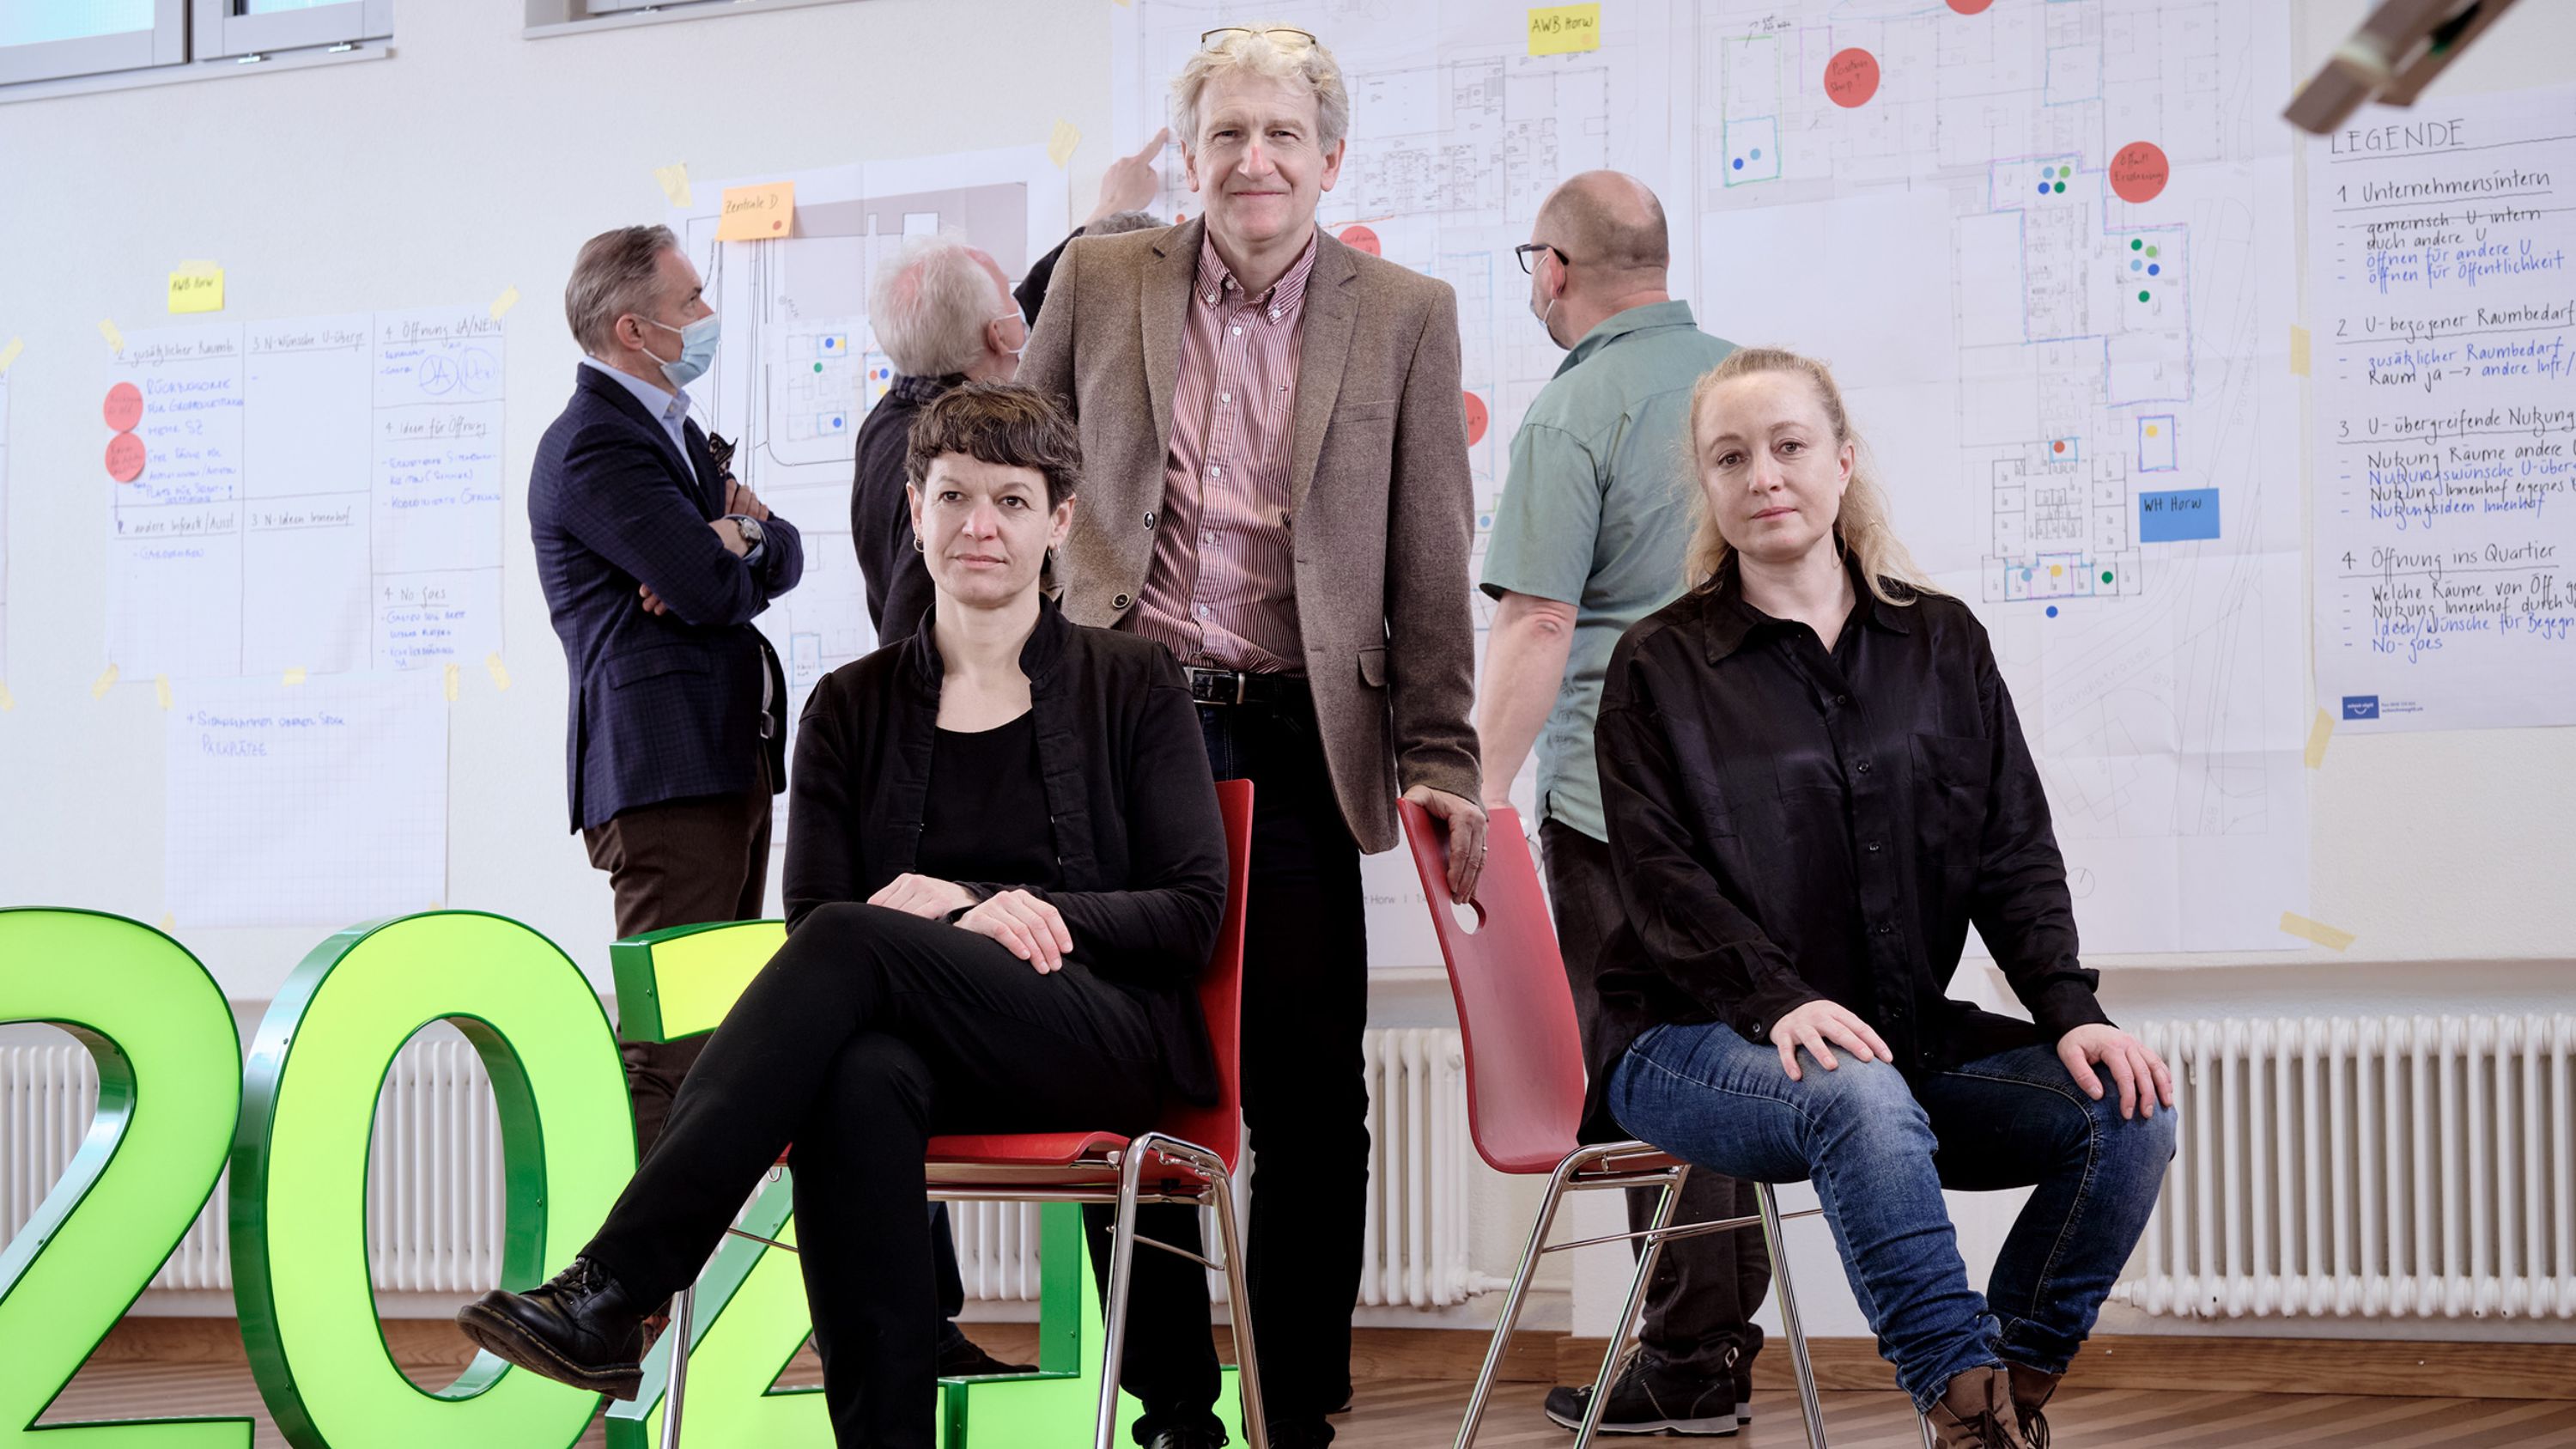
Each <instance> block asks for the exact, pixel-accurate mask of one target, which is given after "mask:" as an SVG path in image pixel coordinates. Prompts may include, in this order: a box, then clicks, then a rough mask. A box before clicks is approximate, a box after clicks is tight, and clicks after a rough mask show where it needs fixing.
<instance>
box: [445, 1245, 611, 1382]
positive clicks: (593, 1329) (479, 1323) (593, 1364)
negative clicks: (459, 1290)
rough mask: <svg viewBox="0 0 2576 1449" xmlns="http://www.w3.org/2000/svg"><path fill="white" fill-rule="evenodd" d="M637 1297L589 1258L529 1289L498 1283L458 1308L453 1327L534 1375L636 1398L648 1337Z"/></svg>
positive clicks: (576, 1259) (579, 1259)
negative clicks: (522, 1290) (508, 1287)
mask: <svg viewBox="0 0 2576 1449" xmlns="http://www.w3.org/2000/svg"><path fill="white" fill-rule="evenodd" d="M652 1306H653V1305H650V1304H643V1303H638V1302H636V1301H635V1299H634V1297H633V1296H632V1295H630V1294H629V1293H627V1291H626V1289H625V1288H624V1287H623V1286H621V1285H620V1284H619V1283H618V1281H617V1280H616V1279H614V1278H612V1277H610V1276H608V1271H607V1270H606V1269H604V1268H602V1267H600V1266H599V1265H598V1264H596V1263H594V1262H592V1261H590V1260H589V1259H588V1258H575V1259H573V1260H572V1266H571V1267H569V1268H566V1269H564V1270H563V1271H562V1272H560V1273H557V1274H556V1275H555V1276H554V1277H552V1278H550V1279H548V1280H546V1281H545V1282H544V1283H542V1284H539V1285H538V1286H536V1287H534V1288H531V1289H529V1290H528V1291H527V1292H525V1293H512V1292H509V1291H508V1290H506V1289H499V1288H496V1289H494V1290H492V1291H491V1292H489V1293H486V1294H484V1295H483V1296H482V1297H480V1298H477V1299H475V1300H474V1301H473V1302H471V1303H468V1304H466V1305H465V1306H464V1307H463V1308H461V1309H459V1310H457V1314H456V1326H457V1327H459V1328H462V1329H464V1330H465V1336H466V1337H467V1338H470V1339H472V1340H474V1341H475V1342H476V1343H477V1344H480V1345H481V1346H482V1347H484V1348H485V1349H488V1350H490V1351H491V1352H492V1353H493V1354H494V1355H496V1356H498V1357H500V1358H502V1359H504V1360H507V1361H508V1362H510V1363H514V1364H517V1365H518V1366H519V1367H521V1368H523V1369H526V1370H528V1371H529V1372H531V1373H534V1374H539V1375H542V1376H543V1377H546V1378H550V1379H553V1380H554V1381H555V1382H557V1383H563V1384H570V1385H572V1386H573V1387H574V1388H577V1389H589V1390H591V1391H592V1392H594V1393H602V1394H606V1395H608V1396H609V1397H610V1398H613V1399H632V1398H634V1397H635V1394H636V1390H637V1388H638V1386H639V1385H640V1384H641V1383H642V1381H643V1377H644V1369H643V1363H642V1360H643V1358H644V1349H645V1347H646V1344H647V1339H646V1338H645V1335H644V1315H645V1314H646V1313H647V1312H648V1311H649V1310H650V1309H651V1308H652Z"/></svg>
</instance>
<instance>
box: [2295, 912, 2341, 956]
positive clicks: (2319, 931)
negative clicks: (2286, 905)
mask: <svg viewBox="0 0 2576 1449" xmlns="http://www.w3.org/2000/svg"><path fill="white" fill-rule="evenodd" d="M2281 929H2282V930H2284V931H2287V932H2289V933H2290V934H2291V935H2293V936H2296V937H2298V938H2299V939H2300V940H2303V941H2314V942H2316V943H2317V944H2318V945H2320V946H2323V947H2325V948H2326V949H2327V950H2330V951H2340V950H2342V949H2343V948H2345V947H2346V946H2349V945H2351V944H2352V943H2353V941H2354V939H2355V938H2354V936H2353V934H2352V932H2350V931H2339V930H2337V929H2335V928H2334V927H2332V926H2329V925H2327V924H2326V923H2325V922H2323V921H2311V920H2309V919H2308V918H2307V917H2305V916H2299V915H2292V914H2291V913H2290V912H2288V911H2283V912H2282V913H2281Z"/></svg>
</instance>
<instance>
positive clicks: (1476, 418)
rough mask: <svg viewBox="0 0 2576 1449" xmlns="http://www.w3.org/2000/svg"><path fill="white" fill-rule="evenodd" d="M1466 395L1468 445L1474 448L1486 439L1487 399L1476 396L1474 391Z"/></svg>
mask: <svg viewBox="0 0 2576 1449" xmlns="http://www.w3.org/2000/svg"><path fill="white" fill-rule="evenodd" d="M1466 396H1467V446H1468V447H1470V448H1472V447H1474V446H1476V445H1477V444H1478V443H1481V442H1483V441H1485V423H1486V420H1487V417H1488V414H1487V413H1486V411H1485V400H1484V399H1483V398H1480V397H1478V396H1476V395H1475V394H1474V393H1472V392H1471V393H1468V394H1467V395H1466Z"/></svg>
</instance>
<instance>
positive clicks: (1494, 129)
mask: <svg viewBox="0 0 2576 1449" xmlns="http://www.w3.org/2000/svg"><path fill="white" fill-rule="evenodd" d="M1572 8H1573V9H1574V10H1577V11H1590V10H1591V9H1592V7H1589V6H1579V7H1572ZM1548 13H1549V11H1548V10H1547V9H1546V8H1544V7H1543V8H1542V9H1540V10H1535V11H1534V10H1532V9H1531V8H1530V7H1529V6H1526V5H1521V4H1497V3H1492V0H1439V3H1437V4H1425V5H1400V6H1399V5H1393V4H1367V3H1359V4H1351V3H1321V0H1304V3H1299V0H1284V3H1283V0H1267V3H1264V4H1261V5H1258V6H1254V5H1244V4H1235V3H1230V0H1229V3H1216V0H1137V3H1136V4H1135V5H1134V6H1133V7H1132V8H1125V7H1119V8H1113V9H1112V10H1111V11H1110V24H1111V27H1112V31H1111V33H1112V45H1113V49H1112V65H1113V71H1114V82H1115V83H1114V87H1113V95H1114V96H1115V97H1116V98H1117V99H1116V100H1115V102H1114V104H1115V105H1117V106H1119V107H1122V108H1123V109H1121V110H1120V111H1119V113H1118V116H1117V119H1118V135H1117V137H1116V138H1115V140H1116V143H1117V144H1120V145H1126V146H1134V145H1137V144H1140V143H1141V142H1142V141H1143V140H1144V138H1145V137H1147V136H1149V135H1151V134H1152V132H1153V129H1154V128H1155V127H1156V126H1159V125H1161V124H1163V122H1164V119H1165V115H1164V107H1165V101H1164V98H1165V95H1166V87H1167V86H1168V82H1169V78H1170V77H1171V76H1172V75H1173V74H1174V73H1175V72H1176V71H1177V70H1178V69H1179V67H1180V65H1181V63H1182V61H1183V60H1184V59H1186V57H1187V56H1188V54H1189V52H1190V51H1191V49H1192V48H1193V47H1195V46H1196V45H1198V44H1199V36H1200V33H1201V32H1202V31H1205V30H1207V29H1209V28H1211V27H1213V26H1217V25H1224V24H1233V23H1242V22H1246V21H1259V20H1264V19H1266V20H1269V21H1272V22H1275V23H1280V24H1287V25H1295V26H1301V27H1304V28H1306V29H1309V30H1312V31H1314V32H1315V33H1316V34H1317V35H1319V36H1321V37H1322V38H1323V40H1324V42H1325V43H1326V44H1327V45H1329V46H1330V47H1332V49H1333V50H1334V52H1335V53H1336V55H1337V56H1338V57H1339V58H1340V60H1341V63H1342V66H1343V69H1344V71H1345V73H1346V75H1347V76H1348V78H1349V84H1350V90H1351V97H1352V134H1351V150H1350V155H1349V158H1348V160H1347V161H1346V162H1345V163H1344V169H1343V172H1342V177H1341V181H1340V184H1339V185H1338V186H1337V187H1336V189H1335V190H1334V191H1333V192H1332V193H1331V194H1329V195H1327V196H1326V197H1325V199H1324V207H1323V212H1322V220H1323V222H1324V224H1325V226H1326V228H1327V229H1328V230H1329V231H1331V232H1332V233H1333V234H1334V235H1337V236H1339V237H1341V238H1343V239H1344V240H1346V241H1348V242H1350V243H1352V244H1353V245H1357V246H1363V247H1367V248H1370V249H1373V250H1376V251H1378V252H1379V253H1380V254H1382V255H1384V256H1386V257H1388V258H1390V259H1392V260H1395V261H1400V262H1402V263H1404V264H1405V265H1407V266H1411V267H1413V268H1415V269H1417V270H1419V271H1422V272H1425V273H1428V274H1431V275H1434V276H1437V277H1440V278H1442V279H1444V280H1446V281H1448V282H1450V283H1451V284H1452V285H1453V286H1455V287H1456V288H1457V289H1458V296H1459V312H1460V328H1461V331H1462V333H1463V338H1462V341H1463V344H1464V350H1463V355H1464V357H1465V359H1466V361H1465V370H1466V376H1465V378H1464V382H1465V385H1466V389H1467V392H1468V395H1469V402H1468V409H1467V411H1468V418H1469V433H1470V438H1471V440H1472V444H1473V456H1474V464H1475V476H1476V487H1477V489H1478V493H1479V496H1478V509H1477V522H1478V525H1479V535H1480V538H1481V534H1482V530H1483V527H1484V525H1485V524H1486V523H1487V521H1488V520H1489V518H1490V514H1491V504H1492V499H1493V496H1494V493H1495V491H1496V490H1498V489H1499V488H1500V486H1501V482H1502V470H1503V467H1504V460H1505V457H1506V452H1505V450H1506V448H1507V446H1508V443H1509V440H1510V437H1511V433H1512V430H1513V429H1514V428H1515V427H1516V426H1517V425H1518V423H1519V421H1520V416H1521V414H1522V412H1523V411H1524V410H1525V409H1526V407H1527V405H1528V402H1529V399H1530V397H1531V396H1532V395H1533V394H1534V393H1535V392H1536V391H1537V390H1538V388H1539V387H1540V386H1541V385H1542V384H1543V383H1545V382H1546V380H1547V378H1548V376H1549V375H1550V373H1552V372H1553V370H1554V369H1555V367H1556V364H1557V362H1558V360H1559V359H1560V357H1561V354H1559V353H1558V352H1557V351H1556V350H1555V349H1554V348H1553V347H1552V346H1550V345H1549V344H1548V342H1547V340H1546V338H1545V336H1544V334H1542V333H1541V331H1540V330H1539V327H1538V324H1537V323H1536V322H1535V321H1533V320H1532V319H1531V318H1530V317H1529V315H1528V312H1527V285H1528V284H1527V282H1526V280H1525V279H1524V278H1523V277H1522V276H1521V275H1520V272H1519V270H1518V268H1517V267H1516V266H1515V265H1514V264H1513V261H1512V256H1511V248H1512V247H1513V246H1514V245H1515V244H1517V243H1520V242H1524V241H1528V240H1530V239H1531V231H1530V227H1531V222H1532V220H1533V219H1534V217H1535V214H1536V211H1537V208H1538V205H1539V202H1540V201H1541V200H1542V199H1543V198H1544V197H1545V196H1546V194H1547V192H1548V190H1549V189H1550V188H1551V187H1552V186H1553V185H1554V184H1555V183H1556V182H1557V181H1558V180H1560V179H1562V178H1563V177H1565V176H1568V175H1571V174H1573V173H1575V172H1577V171H1581V170H1584V169H1586V168H1590V167H1596V166H1611V167H1616V168H1618V169H1621V170H1625V171H1629V172H1632V173H1634V174H1635V175H1637V176H1639V177H1641V178H1643V179H1644V180H1646V181H1647V182H1648V183H1649V184H1650V185H1652V186H1654V187H1655V189H1656V191H1657V192H1658V194H1659V195H1660V196H1661V197H1662V198H1663V200H1664V203H1665V207H1666V211H1667V215H1668V217H1669V220H1670V223H1671V227H1672V232H1673V249H1674V275H1673V289H1674V291H1675V292H1676V294H1678V295H1681V296H1683V297H1686V298H1687V299H1688V300H1689V301H1690V302H1691V303H1692V305H1693V307H1694V309H1695V310H1696V311H1697V313H1698V316H1699V319H1700V322H1701V325H1702V326H1704V327H1705V328H1707V329H1708V330H1709V331H1711V332H1714V333H1717V334H1718V335H1721V336H1724V337H1727V338H1729V339H1731V340H1734V341H1736V342H1739V343H1765V344H1777V345H1782V346H1787V347H1791V348H1794V349H1796V350H1799V351H1801V352H1806V353H1810V354H1814V355H1817V356H1821V357H1823V358H1825V359H1827V360H1829V361H1830V362H1832V363H1833V364H1834V366H1835V368H1836V371H1837V374H1838V376H1839V377H1840V378H1841V380H1842V382H1843V385H1844V387H1845V389H1846V390H1847V393H1848V395H1849V399H1850V402H1851V405H1852V409H1853V413H1854V421H1855V423H1856V424H1857V425H1858V426H1859V427H1860V428H1861V429H1862V431H1863V433H1864V435H1865V437H1866V438H1867V440H1868V441H1869V443H1870V445H1871V448H1872V453H1873V457H1874V462H1875V465H1876V467H1877V468H1878V470H1879V472H1880V475H1881V477H1882V478H1883V479H1884V481H1885V482H1886V485H1887V487H1888V489H1889V491H1890V493H1891V494H1892V495H1893V497H1894V499H1895V506H1896V521H1897V525H1898V527H1899V529H1900V530H1901V531H1902V533H1903V535H1904V536H1905V537H1906V539H1907V540H1908V541H1909V542H1910V544H1911V545H1912V547H1913V551H1914V553H1915V556H1916V558H1917V559H1918V560H1919V561H1920V562H1921V563H1922V564H1923V565H1924V567H1925V568H1926V569H1927V570H1928V571H1930V572H1931V573H1932V575H1933V576H1934V577H1935V578H1936V579H1937V580H1938V581H1939V582H1940V583H1941V585H1942V586H1943V587H1944V588H1947V589H1949V590H1951V591H1953V592H1955V593H1957V594H1958V595H1960V596H1961V597H1963V598H1965V599H1967V600H1968V601H1970V602H1971V603H1972V604H1973V605H1974V606H1975V607H1976V608H1977V610H1978V612H1979V614H1980V615H1981V616H1982V617H1983V618H1984V620H1985V622H1986V624H1987V626H1988V628H1989V630H1990V631H1991V632H1992V634H1993V637H1994V642H1995V649H1996V652H1997V654H1998V656H1999V657H2000V659H2001V660H2002V663H2003V669H2004V673H2005V676H2006V678H2007V679H2008V681H2009V682H2010V684H2011V686H2012V690H2013V694H2014V698H2015V701H2016V704H2017V705H2018V708H2019V711H2020V715H2021V721H2022V726H2023V728H2024V729H2025V730H2026V731H2027V733H2028V734H2029V737H2030V742H2031V745H2032V748H2033V750H2034V751H2035V752H2036V753H2037V755H2038V756H2039V759H2040V762H2041V767H2042V770H2043V773H2044V774H2045V776H2046V779H2047V783H2048V790H2049V795H2050V799H2051V801H2052V803H2053V805H2054V807H2055V815H2056V823H2057V832H2058V837H2059V840H2060V841H2061V843H2062V844H2063V846H2064V848H2065V852H2066V855H2067V861H2068V866H2069V870H2070V873H2071V876H2072V880H2073V886H2074V890H2075V894H2076V897H2077V900H2076V910H2077V916H2078V919H2079V921H2080V922H2081V925H2082V927H2083V932H2084V941H2085V945H2086V946H2087V948H2088V949H2091V950H2094V951H2138V952H2145V951H2214V950H2244V949H2259V948H2268V947H2273V946H2282V945H2288V944H2293V943H2291V942H2289V941H2288V940H2287V939H2286V938H2284V937H2283V936H2281V935H2280V933H2279V931H2278V929H2277V928H2278V923H2279V921H2280V917H2281V914H2282V912H2283V911H2285V910H2291V911H2296V910H2301V909H2302V908H2303V903H2304V902H2305V901H2306V899H2307V879H2308V844H2307V807H2306V794H2305V791H2306V782H2305V776H2304V771H2303V769H2302V762H2301V758H2300V747H2301V743H2302V740H2303V738H2304V734H2305V726H2304V720H2303V717H2302V716H2303V711H2304V707H2305V704H2304V691H2303V689H2302V679H2301V676H2302V673H2303V671H2304V667H2305V649H2304V644H2303V640H2302V637H2301V627H2300V622H2301V618H2302V613H2303V601H2302V599H2301V596H2300V562H2301V561H2300V513H2299V509H2300V492H2299V472H2298V469H2299V449H2298V427H2297V419H2298V393H2297V390H2296V379H2295V377H2294V376H2293V374H2292V372H2291V369H2290V356H2289V351H2290V336H2291V333H2290V328H2291V323H2292V321H2293V320H2294V317H2295V310H2296V294H2295V269H2294V266H2293V256H2294V252H2293V246H2294V244H2293V239H2292V215H2293V211H2292V198H2291V196H2290V163H2289V149H2288V141H2287V139H2286V132H2285V128H2283V127H2282V126H2281V125H2279V124H2278V122H2277V120H2276V118H2275V115H2274V112H2275V110H2276V108H2277V105H2278V98H2279V96H2280V95H2281V94H2284V93H2285V92H2284V87H2286V86H2287V85H2288V84H2289V68H2290V67H2289V41H2288V34H2287V29H2286V25H2287V22H2286V20H2285V19H2284V18H2283V17H2282V16H2280V15H2278V14H2274V13H2271V11H2270V8H2269V7H2263V6H2243V5H2233V4H2224V3H2218V0H2200V3H2185V0H2060V3H2054V4H2047V5H2036V4H2018V3H1991V4H1990V3H1987V0H1948V3H1932V0H1905V3H1872V0H1862V3H1851V0H1844V3H1827V0H1809V3H1786V0H1783V3H1770V4H1750V3H1743V0H1605V3H1603V4H1601V5H1600V6H1599V7H1598V11H1597V14H1598V19H1599V24H1598V28H1597V39H1596V37H1595V36H1594V35H1591V34H1586V33H1585V32H1584V30H1583V28H1582V27H1579V26H1578V27H1575V29H1574V31H1573V34H1574V36H1575V37H1576V40H1575V43H1576V44H1578V45H1583V44H1589V45H1590V47H1591V48H1584V49H1575V50H1571V51H1561V52H1560V53H1548V52H1552V51H1559V50H1560V47H1561V46H1563V45H1564V44H1566V43H1567V41H1566V32H1565V30H1564V28H1563V27H1553V28H1551V27H1546V26H1542V25H1541V24H1540V23H1539V22H1540V21H1542V20H1544V19H1545V17H1546V16H1547V14H1548ZM1165 175H1166V177H1167V181H1168V188H1167V191H1166V193H1165V195H1164V196H1163V198H1162V199H1161V200H1160V202H1159V203H1158V205H1159V206H1160V207H1161V208H1162V209H1163V210H1164V211H1165V213H1166V214H1178V213H1181V212H1195V211H1196V210H1197V209H1198V207H1197V202H1196V198H1194V197H1192V196H1190V195H1189V194H1188V192H1187V191H1186V189H1185V186H1184V183H1183V181H1182V173H1181V169H1180V162H1179V156H1178V152H1177V149H1175V150H1173V151H1172V152H1169V153H1167V155H1166V159H1165ZM1478 608H1479V619H1480V622H1481V620H1482V618H1483V617H1484V614H1483V605H1482V602H1481V600H1480V601H1479V604H1478ZM1370 871H1371V875H1370V894H1371V901H1372V906H1373V911H1372V915H1371V919H1370V933H1371V941H1372V948H1371V954H1372V956H1373V957H1374V958H1375V959H1376V961H1377V963H1378V964H1380V965H1388V966H1397V965H1402V966H1415V965H1423V964H1429V963H1432V962H1436V961H1437V960H1438V956H1437V952H1436V950H1435V949H1433V948H1432V946H1431V944H1430V935H1429V929H1428V925H1427V922H1426V921H1425V920H1424V917H1423V910H1422V904H1421V894H1420V892H1419V890H1418V889H1416V888H1415V886H1414V882H1413V879H1412V872H1411V868H1410V865H1409V863H1408V862H1407V861H1406V860H1405V858H1404V856H1403V855H1402V853H1401V852H1398V853H1396V854H1393V855H1390V856H1386V857H1381V858H1378V859H1374V860H1372V861H1371V862H1370Z"/></svg>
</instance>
